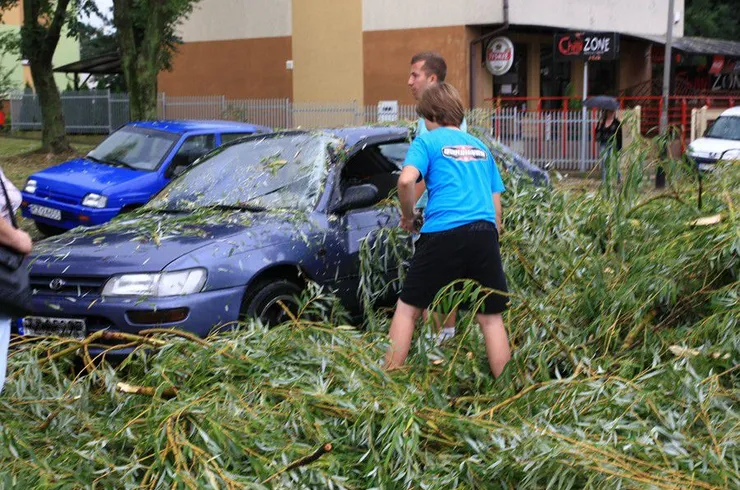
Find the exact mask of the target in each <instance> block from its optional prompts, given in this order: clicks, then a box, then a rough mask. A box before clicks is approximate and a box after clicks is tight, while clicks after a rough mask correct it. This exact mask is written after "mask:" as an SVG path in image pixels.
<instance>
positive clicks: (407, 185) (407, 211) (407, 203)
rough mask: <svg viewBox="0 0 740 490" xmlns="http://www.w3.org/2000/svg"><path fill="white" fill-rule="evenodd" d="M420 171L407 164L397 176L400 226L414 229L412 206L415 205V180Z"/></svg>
mask: <svg viewBox="0 0 740 490" xmlns="http://www.w3.org/2000/svg"><path fill="white" fill-rule="evenodd" d="M420 175H421V172H419V170H418V169H417V168H414V167H412V166H410V165H407V166H405V167H404V168H403V171H401V176H400V177H398V200H399V201H400V202H401V228H403V229H404V230H406V231H414V229H413V228H414V207H415V206H416V201H417V199H416V192H415V190H416V181H417V180H418V179H419V176H420Z"/></svg>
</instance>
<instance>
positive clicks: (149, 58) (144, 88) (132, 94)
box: [113, 0, 163, 121]
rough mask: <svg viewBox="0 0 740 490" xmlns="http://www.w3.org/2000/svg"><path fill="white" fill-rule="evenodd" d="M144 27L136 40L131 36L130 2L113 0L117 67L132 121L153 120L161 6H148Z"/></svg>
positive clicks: (131, 7) (158, 60) (154, 114)
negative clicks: (127, 97) (124, 86)
mask: <svg viewBox="0 0 740 490" xmlns="http://www.w3.org/2000/svg"><path fill="white" fill-rule="evenodd" d="M149 7H150V9H149V12H148V16H147V20H146V26H145V28H144V29H143V32H142V33H140V35H139V39H138V40H137V36H135V35H134V30H135V27H134V21H133V18H132V15H133V9H134V4H133V2H132V0H113V23H114V24H115V26H116V29H117V30H118V42H119V46H120V48H121V68H122V69H123V75H124V78H125V79H126V86H127V87H128V92H129V110H130V111H131V118H132V119H133V120H135V121H140V120H151V119H156V118H157V75H159V63H160V49H161V48H160V44H161V40H162V35H163V34H162V31H163V28H162V26H160V23H159V20H160V19H161V5H160V4H158V3H156V2H152V4H150V5H149Z"/></svg>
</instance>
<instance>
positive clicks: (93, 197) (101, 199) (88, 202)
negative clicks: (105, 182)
mask: <svg viewBox="0 0 740 490" xmlns="http://www.w3.org/2000/svg"><path fill="white" fill-rule="evenodd" d="M82 205H83V206H87V207H88V208H99V209H102V208H104V207H106V206H107V205H108V198H107V197H105V196H101V195H100V194H88V195H86V196H85V198H84V199H83V200H82Z"/></svg>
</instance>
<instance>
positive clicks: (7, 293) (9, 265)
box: [0, 177, 31, 317]
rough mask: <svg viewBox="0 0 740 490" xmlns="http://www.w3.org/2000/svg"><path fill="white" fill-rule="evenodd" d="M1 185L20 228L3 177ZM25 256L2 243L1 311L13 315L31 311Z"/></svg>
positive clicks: (20, 315)
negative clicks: (24, 264) (24, 262)
mask: <svg viewBox="0 0 740 490" xmlns="http://www.w3.org/2000/svg"><path fill="white" fill-rule="evenodd" d="M0 185H1V186H2V188H3V195H4V196H5V202H6V203H7V207H8V215H9V216H10V222H11V223H12V224H13V228H18V222H17V221H16V219H15V213H13V206H12V205H11V203H10V196H8V190H7V189H6V188H5V182H3V179H2V178H1V177H0ZM0 219H2V218H0ZM24 258H25V256H24V254H22V253H20V252H18V251H17V250H15V249H12V248H10V247H8V246H7V245H2V244H0V313H3V314H6V315H8V316H11V317H22V316H25V315H26V314H28V313H30V312H31V284H30V278H29V275H28V268H27V267H24V266H23V259H24Z"/></svg>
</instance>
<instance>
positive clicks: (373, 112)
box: [10, 91, 598, 170]
mask: <svg viewBox="0 0 740 490" xmlns="http://www.w3.org/2000/svg"><path fill="white" fill-rule="evenodd" d="M10 105H11V127H12V130H13V131H24V130H40V129H41V111H40V108H39V103H38V97H37V96H36V95H35V94H31V93H28V94H13V95H12V96H11V97H10ZM62 105H63V110H64V117H65V122H66V125H67V131H68V132H70V133H98V134H107V133H110V132H112V131H115V130H116V129H117V128H119V127H121V126H123V125H124V124H126V123H127V122H129V100H128V96H127V95H126V94H113V93H110V92H107V91H83V92H64V93H63V94H62ZM157 113H158V117H159V118H161V119H224V120H233V121H245V122H250V123H253V124H259V125H263V126H268V127H271V128H275V129H286V128H298V127H300V128H320V127H341V126H359V125H365V124H374V123H378V122H384V121H385V122H391V121H394V120H414V119H416V118H417V117H418V116H417V115H416V108H415V106H413V105H400V106H398V107H397V109H396V108H395V107H393V108H387V107H386V108H385V110H379V107H378V106H363V105H360V104H357V103H356V102H350V103H337V104H320V103H293V102H291V101H290V100H289V99H228V98H226V97H223V96H207V97H170V96H167V95H166V94H160V96H159V98H158V103H157ZM467 120H468V125H469V126H481V127H484V128H486V129H487V130H488V131H490V132H491V134H492V135H493V136H494V137H495V138H497V139H498V140H500V141H501V142H502V143H504V144H506V145H507V146H509V147H510V148H512V149H513V150H515V151H517V152H519V153H520V154H522V155H523V156H525V157H527V158H528V159H529V160H530V161H531V162H532V163H534V164H536V165H539V166H541V167H545V166H549V167H551V168H556V169H559V170H588V169H590V168H591V167H592V166H593V165H594V164H595V163H596V162H597V158H598V148H597V145H596V143H595V142H594V141H593V127H594V125H595V124H596V119H595V115H594V114H593V113H591V112H589V113H587V115H586V126H587V131H586V135H585V137H586V147H585V154H584V152H583V148H582V145H581V142H582V140H583V131H582V122H583V114H582V113H581V112H580V111H563V110H558V111H526V110H523V109H522V108H520V107H504V108H499V109H491V108H488V109H475V110H473V111H469V112H468V114H467Z"/></svg>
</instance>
